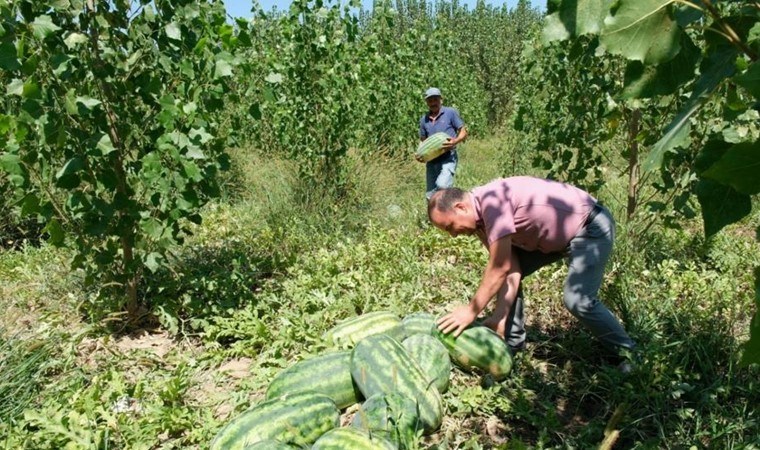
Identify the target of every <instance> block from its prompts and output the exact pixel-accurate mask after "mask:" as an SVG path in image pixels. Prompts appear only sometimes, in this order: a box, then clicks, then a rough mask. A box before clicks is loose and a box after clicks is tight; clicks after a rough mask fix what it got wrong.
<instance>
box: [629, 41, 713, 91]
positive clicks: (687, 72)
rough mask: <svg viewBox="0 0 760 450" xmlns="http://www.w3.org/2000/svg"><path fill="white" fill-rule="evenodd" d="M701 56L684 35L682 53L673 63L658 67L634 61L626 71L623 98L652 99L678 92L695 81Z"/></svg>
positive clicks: (671, 61) (680, 52) (669, 62)
mask: <svg viewBox="0 0 760 450" xmlns="http://www.w3.org/2000/svg"><path fill="white" fill-rule="evenodd" d="M699 57H700V51H699V48H697V46H696V45H694V43H693V42H692V41H691V38H689V36H688V35H686V34H684V35H683V39H682V41H681V51H679V52H678V54H677V55H676V57H675V58H673V59H672V60H670V61H668V62H665V63H662V64H658V65H645V64H644V63H642V62H641V61H631V62H630V63H628V66H627V67H626V69H625V82H624V84H625V87H624V88H623V93H622V96H623V98H628V99H630V98H651V97H656V96H658V95H668V94H672V93H674V92H676V91H677V90H678V88H679V87H681V86H683V85H684V84H686V83H687V82H689V81H691V80H692V79H693V78H694V70H695V69H696V65H697V61H699Z"/></svg>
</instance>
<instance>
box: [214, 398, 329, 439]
mask: <svg viewBox="0 0 760 450" xmlns="http://www.w3.org/2000/svg"><path fill="white" fill-rule="evenodd" d="M339 419H340V411H338V408H337V407H336V406H335V403H333V401H332V400H330V398H329V397H327V396H325V395H322V394H317V393H314V392H302V393H298V394H293V395H284V396H282V397H278V398H276V399H272V400H267V401H265V402H262V403H260V404H258V405H256V406H254V407H252V408H250V409H248V410H247V411H245V412H244V413H242V414H241V415H239V416H237V417H236V418H234V419H233V420H232V421H231V422H229V423H228V424H227V425H226V426H225V427H224V428H222V429H221V430H220V431H219V433H217V435H216V437H215V438H214V441H213V442H211V450H242V449H244V448H245V447H246V446H247V445H251V444H255V443H257V442H260V441H265V440H276V441H280V442H283V443H288V444H295V445H297V446H305V445H309V444H311V443H313V442H314V441H316V440H317V438H319V437H320V436H321V435H323V434H324V433H326V432H327V431H328V430H331V429H333V428H335V427H337V426H338V425H339Z"/></svg>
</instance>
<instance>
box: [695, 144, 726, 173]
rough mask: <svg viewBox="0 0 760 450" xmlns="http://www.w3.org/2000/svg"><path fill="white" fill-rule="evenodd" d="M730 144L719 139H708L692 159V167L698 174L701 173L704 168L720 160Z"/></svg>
mask: <svg viewBox="0 0 760 450" xmlns="http://www.w3.org/2000/svg"><path fill="white" fill-rule="evenodd" d="M731 147H732V145H731V144H730V143H728V142H725V141H721V140H719V139H714V140H709V141H707V143H705V145H704V146H703V147H702V149H701V150H700V151H699V154H697V159H696V160H695V161H694V169H695V170H696V172H697V174H698V175H700V176H701V175H702V173H704V171H705V170H707V169H709V168H710V167H712V165H713V164H715V163H716V162H718V161H720V159H721V158H723V155H725V154H726V152H727V151H728V149H729V148H731Z"/></svg>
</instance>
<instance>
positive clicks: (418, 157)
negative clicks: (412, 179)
mask: <svg viewBox="0 0 760 450" xmlns="http://www.w3.org/2000/svg"><path fill="white" fill-rule="evenodd" d="M414 159H416V160H417V162H425V160H423V159H422V156H420V155H414Z"/></svg>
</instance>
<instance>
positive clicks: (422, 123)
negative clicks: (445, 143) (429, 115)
mask: <svg viewBox="0 0 760 450" xmlns="http://www.w3.org/2000/svg"><path fill="white" fill-rule="evenodd" d="M420 137H421V138H427V137H428V136H427V131H425V116H422V117H421V118H420Z"/></svg>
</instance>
